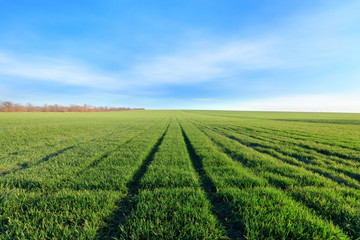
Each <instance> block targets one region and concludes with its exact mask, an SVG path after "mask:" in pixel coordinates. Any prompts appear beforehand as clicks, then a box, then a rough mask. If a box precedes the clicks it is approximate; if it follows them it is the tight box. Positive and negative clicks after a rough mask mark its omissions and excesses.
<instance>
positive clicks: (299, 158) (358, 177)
mask: <svg viewBox="0 0 360 240" xmlns="http://www.w3.org/2000/svg"><path fill="white" fill-rule="evenodd" d="M196 125H198V124H196ZM200 126H201V127H203V128H206V129H209V130H211V131H214V132H217V133H218V134H221V135H223V136H226V137H227V138H229V139H231V140H234V141H236V142H238V143H240V144H241V145H244V146H246V147H249V148H252V149H254V150H255V151H257V152H260V153H262V154H266V155H269V156H271V157H274V158H278V159H279V160H281V161H282V162H284V163H286V164H290V165H293V166H297V167H301V168H304V169H306V170H308V171H311V172H315V173H318V174H321V175H323V176H324V177H327V178H330V179H331V180H333V181H335V182H338V183H340V184H341V183H344V184H345V185H348V186H350V187H354V185H351V184H350V185H349V184H347V183H346V181H345V182H344V181H342V180H340V179H337V177H336V176H335V177H334V176H331V174H329V173H323V172H321V171H319V170H317V169H313V168H311V167H309V166H306V165H312V166H316V167H320V168H322V169H324V170H326V171H334V172H336V173H343V174H344V175H346V176H347V177H349V178H352V179H354V180H355V181H357V182H360V174H359V173H354V172H349V171H347V170H346V169H334V168H328V167H324V166H322V165H319V164H316V163H312V162H310V161H308V160H307V159H304V158H303V157H302V156H301V155H297V154H290V153H287V152H284V151H282V150H281V149H274V148H272V147H269V146H266V145H263V144H260V143H250V144H249V143H245V142H244V141H242V140H241V139H239V138H237V137H235V136H231V135H229V134H227V133H226V132H224V130H225V131H231V130H229V129H228V128H223V127H221V128H214V129H212V128H210V127H207V126H203V125H200ZM236 133H237V134H241V135H244V136H246V137H251V138H254V139H256V140H259V141H262V142H264V141H266V139H262V138H258V137H255V136H251V135H248V134H244V133H239V132H238V131H236ZM269 142H271V143H273V144H276V142H274V140H271V141H269ZM282 142H286V141H285V140H282ZM291 144H292V143H291ZM292 145H294V146H297V145H296V144H292ZM258 147H260V148H265V149H263V150H261V149H259V148H258ZM266 149H271V150H273V151H274V152H276V153H278V154H280V155H283V157H279V156H274V155H273V154H271V153H269V152H268V151H266ZM304 149H306V148H304ZM308 150H310V151H314V150H313V149H308ZM314 153H317V154H320V153H318V152H317V151H314ZM309 154H310V153H309ZM323 156H324V155H323V154H320V155H319V156H316V157H319V158H320V160H321V158H323ZM325 156H326V155H325ZM286 157H290V158H294V159H296V160H297V161H299V164H295V163H291V162H289V160H287V159H284V158H286ZM314 160H317V159H314ZM327 160H330V161H332V162H333V163H334V164H335V165H339V164H340V165H344V166H347V167H351V168H354V167H355V168H356V167H357V165H355V166H354V165H352V164H350V163H348V162H347V160H344V159H340V160H341V162H339V161H337V160H335V159H327ZM343 161H345V162H343ZM300 162H303V163H304V164H306V165H301V164H300ZM355 187H356V188H358V187H359V186H355Z"/></svg>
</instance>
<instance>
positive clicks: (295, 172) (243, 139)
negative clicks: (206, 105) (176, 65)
mask: <svg viewBox="0 0 360 240" xmlns="http://www.w3.org/2000/svg"><path fill="white" fill-rule="evenodd" d="M0 239H360V114H335V113H333V114H330V113H279V112H278V113H275V112H230V111H128V112H105V113H1V114H0Z"/></svg>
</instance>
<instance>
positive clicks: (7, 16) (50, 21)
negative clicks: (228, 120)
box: [0, 0, 360, 112]
mask: <svg viewBox="0 0 360 240" xmlns="http://www.w3.org/2000/svg"><path fill="white" fill-rule="evenodd" d="M359 12H360V2H359V1H331V0H328V1H325V0H323V1H322V0H319V1H310V0H292V1H288V0H286V1H285V0H283V1H280V0H274V1H265V0H263V1H256V0H234V1H230V0H221V1H208V0H207V1H205V0H204V1H203V0H191V1H186V0H182V1H176V0H174V1H168V0H167V1H165V0H164V1H125V0H124V1H115V0H114V1H106V0H104V1H91V0H88V1H82V0H78V1H66V0H62V1H57V0H53V1H36V0H35V1H21V0H11V1H10V0H2V1H0V100H10V101H14V102H17V103H22V104H25V103H27V102H31V103H34V104H40V105H41V104H45V103H46V104H55V103H59V104H63V105H67V104H84V103H86V104H91V105H97V106H101V105H107V106H126V107H145V108H148V109H229V110H292V111H345V112H360V67H359V66H360V44H359V42H360V14H359Z"/></svg>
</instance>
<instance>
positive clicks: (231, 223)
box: [180, 124, 246, 239]
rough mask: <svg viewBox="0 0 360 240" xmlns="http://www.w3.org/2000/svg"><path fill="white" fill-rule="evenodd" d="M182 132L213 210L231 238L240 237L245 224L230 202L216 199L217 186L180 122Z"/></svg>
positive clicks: (243, 231)
mask: <svg viewBox="0 0 360 240" xmlns="http://www.w3.org/2000/svg"><path fill="white" fill-rule="evenodd" d="M180 128H181V132H182V135H183V138H184V141H185V144H186V148H187V151H188V153H189V157H190V160H191V162H192V165H193V167H194V169H195V170H196V172H197V174H198V176H199V179H200V181H201V186H202V188H203V190H204V192H205V194H206V198H207V199H208V201H209V202H210V203H211V205H212V206H213V208H212V209H211V212H212V214H213V215H214V216H216V218H217V219H218V220H219V222H220V223H221V224H222V225H223V226H224V228H225V231H226V236H227V237H228V238H229V239H240V238H241V237H242V236H243V235H244V233H245V229H246V228H245V225H244V223H243V222H242V221H239V219H233V214H232V209H231V207H230V206H229V205H228V204H225V203H224V202H219V201H218V200H216V199H215V196H214V195H215V194H216V187H215V184H214V183H213V182H212V181H211V179H210V178H209V177H208V176H207V174H206V172H205V170H204V165H203V162H202V160H201V159H200V158H199V157H198V156H197V155H196V153H195V150H194V148H193V146H192V145H191V143H190V141H189V138H188V136H187V135H186V133H185V131H184V129H183V127H182V126H181V124H180Z"/></svg>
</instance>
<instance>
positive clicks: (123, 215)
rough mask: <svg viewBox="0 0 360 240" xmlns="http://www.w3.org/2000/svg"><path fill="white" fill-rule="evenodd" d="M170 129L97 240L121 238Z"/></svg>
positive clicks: (131, 181)
mask: <svg viewBox="0 0 360 240" xmlns="http://www.w3.org/2000/svg"><path fill="white" fill-rule="evenodd" d="M168 128H169V124H168V126H167V127H166V129H165V131H164V133H163V134H162V135H161V137H160V138H159V139H158V140H157V142H156V144H155V145H154V146H153V148H152V149H151V151H150V153H149V154H148V155H147V157H146V158H145V160H144V162H143V164H142V165H141V166H140V168H139V169H138V170H137V171H136V173H135V174H134V176H133V178H132V179H131V180H130V181H129V182H128V184H127V185H126V187H127V191H128V195H127V196H126V197H125V198H122V199H121V200H120V201H119V202H117V203H116V208H117V209H116V210H115V211H114V212H113V213H112V214H111V216H110V217H109V218H108V219H107V220H106V221H105V225H104V226H103V227H102V228H100V229H99V230H98V231H97V234H96V237H95V239H99V240H100V239H116V238H117V237H118V236H119V233H120V226H121V225H124V224H125V223H126V219H127V217H128V216H129V215H130V214H131V211H132V209H133V207H134V204H133V202H134V199H135V197H136V195H137V194H138V193H139V189H140V187H141V185H140V181H141V179H142V177H143V176H144V175H145V173H146V170H147V168H148V166H149V165H150V164H151V162H152V161H153V159H154V155H155V153H156V152H157V151H158V148H159V146H160V145H161V143H162V141H163V140H164V137H165V135H166V133H167V130H168Z"/></svg>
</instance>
